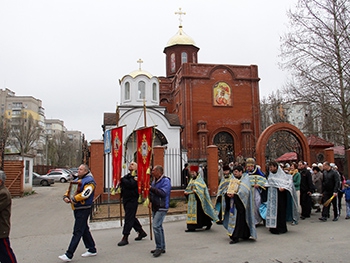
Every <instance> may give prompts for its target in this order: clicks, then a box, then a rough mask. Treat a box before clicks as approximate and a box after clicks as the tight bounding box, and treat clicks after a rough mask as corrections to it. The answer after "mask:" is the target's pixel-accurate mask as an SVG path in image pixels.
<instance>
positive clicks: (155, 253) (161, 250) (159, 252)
mask: <svg viewBox="0 0 350 263" xmlns="http://www.w3.org/2000/svg"><path fill="white" fill-rule="evenodd" d="M162 253H163V249H159V248H157V249H156V251H154V253H153V256H154V257H155V258H157V257H159V256H160V255H161V254H162Z"/></svg>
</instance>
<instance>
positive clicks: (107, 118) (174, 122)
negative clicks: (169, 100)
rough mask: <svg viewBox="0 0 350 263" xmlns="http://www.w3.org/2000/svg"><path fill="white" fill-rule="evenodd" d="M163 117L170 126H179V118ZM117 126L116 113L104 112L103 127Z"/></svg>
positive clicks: (174, 116)
mask: <svg viewBox="0 0 350 263" xmlns="http://www.w3.org/2000/svg"><path fill="white" fill-rule="evenodd" d="M164 117H165V118H166V119H167V120H168V122H169V124H170V125H171V126H180V125H181V124H180V120H179V116H177V115H176V114H172V113H167V112H166V113H165V114H164ZM116 124H117V116H116V113H115V112H114V113H112V112H105V113H104V115H103V125H104V126H105V127H106V126H115V125H116Z"/></svg>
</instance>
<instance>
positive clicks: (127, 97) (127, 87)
mask: <svg viewBox="0 0 350 263" xmlns="http://www.w3.org/2000/svg"><path fill="white" fill-rule="evenodd" d="M124 99H125V100H130V83H129V82H126V83H125V90H124Z"/></svg>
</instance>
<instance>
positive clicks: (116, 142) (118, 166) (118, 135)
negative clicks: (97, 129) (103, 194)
mask: <svg viewBox="0 0 350 263" xmlns="http://www.w3.org/2000/svg"><path fill="white" fill-rule="evenodd" d="M111 137H112V169H113V184H112V189H113V190H114V191H115V189H116V187H117V185H119V183H120V178H121V172H122V155H123V127H118V128H114V129H112V130H111ZM113 190H112V191H113ZM114 191H113V192H114Z"/></svg>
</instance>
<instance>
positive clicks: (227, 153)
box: [214, 132, 235, 164]
mask: <svg viewBox="0 0 350 263" xmlns="http://www.w3.org/2000/svg"><path fill="white" fill-rule="evenodd" d="M214 144H215V145H216V146H217V147H218V159H219V160H220V159H221V160H222V162H223V164H229V163H230V162H233V161H234V156H235V153H234V142H233V137H232V135H231V134H229V133H228V132H219V133H218V134H216V135H215V137H214Z"/></svg>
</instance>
